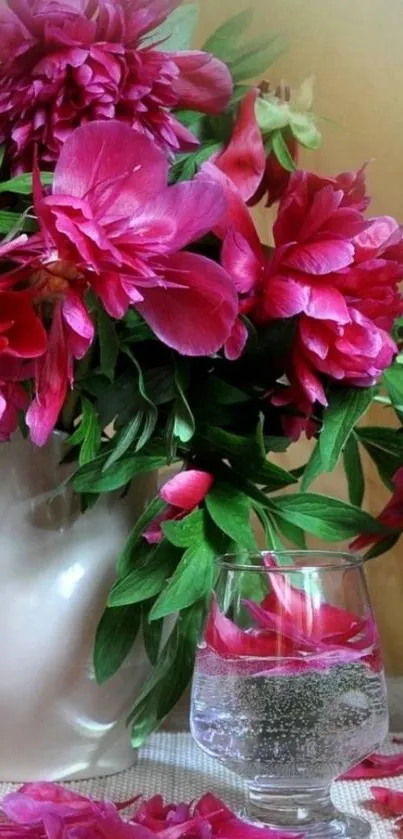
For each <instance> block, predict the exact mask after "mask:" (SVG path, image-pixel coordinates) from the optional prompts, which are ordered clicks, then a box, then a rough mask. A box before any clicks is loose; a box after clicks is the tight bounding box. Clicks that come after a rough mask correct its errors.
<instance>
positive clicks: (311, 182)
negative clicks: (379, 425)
mask: <svg viewBox="0 0 403 839" xmlns="http://www.w3.org/2000/svg"><path fill="white" fill-rule="evenodd" d="M214 169H215V172H214ZM207 175H208V176H209V177H210V178H211V177H215V178H216V179H217V180H218V181H219V182H220V183H221V184H222V186H223V188H224V189H225V190H226V192H227V199H228V205H227V214H226V216H225V218H224V220H222V221H221V223H220V225H219V227H218V228H216V232H217V234H218V235H220V236H221V238H222V239H223V249H222V264H223V266H224V267H225V269H226V271H227V272H228V273H229V274H230V275H231V276H232V278H233V281H234V283H235V285H236V287H237V289H238V292H239V295H240V311H241V312H243V313H244V314H246V315H247V316H248V317H249V318H250V319H251V321H252V322H254V323H255V324H257V325H258V326H264V325H265V324H268V323H270V321H272V320H277V319H283V318H297V334H296V340H295V343H294V346H293V350H292V352H291V354H290V356H289V357H288V358H286V359H285V372H286V375H287V379H288V383H287V382H284V383H283V384H281V385H279V387H278V389H277V391H276V392H275V394H274V395H273V397H272V398H273V402H274V404H277V405H279V406H286V405H290V406H292V408H293V409H295V408H296V409H297V410H298V411H299V412H300V413H301V414H302V415H303V417H304V416H305V417H307V416H309V414H310V413H311V410H312V405H313V404H314V403H315V402H319V403H320V404H322V405H326V395H325V390H324V382H325V379H326V378H330V379H333V380H335V381H343V382H345V383H346V384H351V385H355V386H358V387H360V386H362V387H367V386H370V385H372V384H374V383H375V382H377V381H378V379H379V378H380V376H381V374H382V372H383V370H384V369H385V368H387V367H389V366H390V364H391V362H392V360H393V357H394V354H395V353H396V346H395V344H394V342H393V341H392V339H391V337H390V335H389V334H388V330H389V329H390V327H391V325H392V322H393V320H394V318H395V317H396V316H397V315H398V314H399V313H401V312H402V311H403V302H402V297H401V294H400V292H399V286H398V284H399V280H400V279H401V277H402V275H403V258H402V257H403V253H402V251H403V249H402V232H401V229H400V228H399V227H398V225H397V224H396V222H394V220H393V219H388V220H385V219H382V218H380V219H372V220H370V221H369V222H367V221H365V219H364V217H363V209H365V207H366V206H367V199H366V196H365V180H364V171H363V170H360V171H359V172H357V173H345V174H342V175H339V176H338V177H336V178H334V179H330V178H321V177H319V176H317V175H313V174H311V173H307V172H295V173H294V174H293V175H291V178H290V182H289V186H288V188H287V191H286V193H285V195H284V196H283V199H282V200H281V202H280V206H279V212H278V216H277V220H276V222H275V225H274V231H273V232H274V241H275V247H274V249H272V251H271V252H270V253H267V251H266V250H265V249H264V248H263V247H262V245H261V244H260V242H259V238H258V236H257V233H256V230H255V228H254V225H253V222H252V219H251V217H250V215H249V213H248V210H247V208H246V206H245V204H244V203H243V201H242V198H241V196H240V194H239V192H238V191H237V190H236V188H235V186H234V185H233V183H232V182H231V181H230V180H229V179H228V178H227V177H226V176H225V175H224V174H223V173H222V172H220V171H218V170H217V167H214V166H213V165H212V164H207V165H205V166H204V167H203V172H202V175H201V177H206V176H207Z"/></svg>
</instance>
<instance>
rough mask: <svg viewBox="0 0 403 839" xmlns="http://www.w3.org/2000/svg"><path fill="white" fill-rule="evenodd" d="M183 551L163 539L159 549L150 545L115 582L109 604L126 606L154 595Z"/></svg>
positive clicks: (162, 585)
mask: <svg viewBox="0 0 403 839" xmlns="http://www.w3.org/2000/svg"><path fill="white" fill-rule="evenodd" d="M180 557H181V552H180V551H178V549H177V548H175V547H174V546H173V545H171V544H170V543H169V542H168V541H167V540H166V539H164V540H163V541H162V542H160V544H159V545H158V547H157V548H156V549H154V550H153V549H152V548H150V549H149V551H148V552H147V553H146V554H145V555H144V556H143V558H142V559H141V560H140V561H139V562H137V564H136V566H135V567H134V568H133V569H132V571H129V573H128V574H126V575H125V576H124V577H120V578H119V579H118V580H116V582H115V583H114V585H113V586H112V589H111V592H110V594H109V597H108V606H113V607H116V606H127V605H129V604H132V603H141V602H142V601H143V600H148V599H149V598H150V597H155V596H156V595H157V594H159V593H160V591H161V590H162V589H163V588H164V585H165V583H166V581H167V579H169V577H170V576H171V574H172V573H173V572H174V570H175V568H176V566H177V564H178V562H179V560H180Z"/></svg>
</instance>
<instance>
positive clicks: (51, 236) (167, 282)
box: [4, 121, 238, 445]
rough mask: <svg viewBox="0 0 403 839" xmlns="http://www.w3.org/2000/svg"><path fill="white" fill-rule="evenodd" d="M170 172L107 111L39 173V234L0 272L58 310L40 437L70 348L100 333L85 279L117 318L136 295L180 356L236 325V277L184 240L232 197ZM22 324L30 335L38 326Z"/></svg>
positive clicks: (58, 398) (54, 412)
mask: <svg viewBox="0 0 403 839" xmlns="http://www.w3.org/2000/svg"><path fill="white" fill-rule="evenodd" d="M167 172H168V163H167V161H166V158H165V156H164V154H163V152H161V151H160V150H159V149H158V148H156V147H155V145H154V144H153V143H152V141H151V140H149V139H148V138H147V137H145V136H144V135H142V134H139V133H136V132H134V131H133V130H132V129H131V128H129V127H128V126H125V125H122V124H121V123H118V122H116V121H109V122H93V123H91V124H88V125H85V126H82V127H81V128H79V129H77V131H76V132H74V134H73V135H72V136H71V137H70V138H69V139H68V140H67V141H66V143H65V144H64V147H63V150H62V153H61V155H60V159H59V160H58V162H57V165H56V169H55V175H54V181H53V188H52V193H51V194H50V195H45V194H44V193H43V192H42V189H41V186H40V183H39V178H38V173H37V172H36V173H35V178H34V203H35V210H36V214H37V217H38V220H39V223H40V227H41V233H40V234H37V235H35V236H33V237H32V238H31V239H29V240H28V242H27V243H26V245H25V246H24V244H23V243H22V244H21V246H20V247H19V248H18V250H16V251H15V260H16V262H17V264H18V267H17V268H16V269H15V270H14V272H12V273H11V274H10V275H8V277H5V279H4V282H22V281H24V282H25V284H26V285H28V286H30V287H31V290H32V293H33V294H34V295H35V299H36V300H37V302H38V303H41V302H42V301H44V303H47V304H49V303H50V304H51V305H52V307H53V309H54V323H53V326H52V330H51V339H50V342H51V344H52V349H51V350H50V351H49V353H48V355H47V356H46V358H45V360H42V359H41V361H39V362H38V364H37V373H36V383H37V391H36V399H35V402H34V404H33V405H32V406H31V408H30V410H29V411H28V416H27V422H28V425H29V427H30V428H31V437H32V439H33V440H34V442H36V443H38V444H39V445H42V444H43V443H44V442H45V441H46V439H47V436H48V435H49V433H50V432H51V430H52V428H53V426H54V423H55V421H56V419H57V416H58V413H59V411H60V409H61V407H62V404H63V401H64V398H65V395H66V392H67V387H68V385H69V384H70V385H71V384H72V382H73V359H79V358H82V357H83V355H84V354H85V352H86V351H87V349H88V347H89V345H90V343H91V341H92V338H93V334H94V328H93V324H92V321H91V319H90V318H89V315H88V312H87V310H86V306H85V302H84V301H85V293H86V291H87V290H88V289H90V288H92V289H93V291H94V292H95V293H96V294H97V296H98V297H99V298H100V299H101V301H102V303H103V304H104V306H105V309H106V310H107V311H108V313H109V314H110V315H111V316H112V317H115V318H121V317H123V315H124V314H125V312H126V311H127V309H128V307H129V306H130V305H134V306H135V307H136V308H137V309H138V311H139V312H140V313H141V314H142V316H143V317H144V319H145V320H146V321H147V323H148V324H149V325H150V327H151V329H152V330H153V331H154V332H155V334H156V335H157V337H158V338H159V339H160V340H161V341H163V342H164V343H166V344H167V345H168V346H170V347H173V348H174V349H177V350H178V351H179V352H181V353H182V354H184V355H208V354H210V353H214V352H216V351H217V350H219V349H220V348H221V347H222V346H223V344H224V343H225V342H226V341H227V340H228V338H229V337H230V335H231V333H232V331H233V328H234V323H235V319H236V315H237V310H238V305H237V295H236V290H235V288H234V286H233V284H232V282H231V280H230V278H229V277H228V275H227V274H226V273H225V271H224V270H223V268H221V266H220V265H217V264H216V263H215V262H212V261H210V260H209V259H207V258H205V257H203V256H199V255H198V254H194V253H186V252H182V251H181V248H182V247H184V246H185V245H187V244H188V243H190V242H192V241H194V240H196V239H198V238H200V237H202V236H203V235H204V234H205V233H207V232H208V231H209V230H210V229H211V227H213V226H214V224H215V223H217V222H218V221H219V219H220V218H221V216H222V214H223V212H224V211H225V206H226V203H225V196H224V194H223V192H222V189H221V188H220V187H219V186H217V184H215V183H211V182H210V183H203V184H202V183H198V182H189V183H187V182H186V183H181V184H179V185H177V186H173V187H168V186H167ZM24 248H25V250H24ZM179 251H180V252H179ZM4 294H5V292H4ZM10 294H11V295H13V294H17V292H10V293H9V295H10ZM32 317H34V315H33V314H32ZM4 328H5V329H9V328H10V327H9V324H8V323H7V324H6V325H5V327H4ZM42 332H43V330H42ZM27 334H29V340H30V341H32V340H33V336H34V332H33V330H28V331H27ZM41 334H42V333H41ZM43 351H44V346H42V348H41V353H43ZM30 353H31V348H30ZM38 354H39V353H38ZM29 357H32V353H31V354H30V356H29Z"/></svg>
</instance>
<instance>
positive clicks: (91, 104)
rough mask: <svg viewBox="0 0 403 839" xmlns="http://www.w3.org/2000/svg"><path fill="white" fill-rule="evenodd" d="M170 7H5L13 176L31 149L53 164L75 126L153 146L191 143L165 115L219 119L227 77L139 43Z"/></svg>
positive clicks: (0, 89) (3, 98)
mask: <svg viewBox="0 0 403 839" xmlns="http://www.w3.org/2000/svg"><path fill="white" fill-rule="evenodd" d="M177 5H178V0H147V2H145V0H114V2H113V3H109V2H107V0H82V2H80V3H75V2H73V0H58V2H56V3H55V2H52V0H18V2H13V1H12V0H7V2H6V4H5V5H3V7H2V10H1V11H0V48H1V56H2V64H1V66H0V141H6V142H7V143H8V144H9V154H10V157H11V159H12V161H13V165H14V169H15V170H25V171H29V170H31V169H32V160H33V152H34V146H35V144H37V145H38V148H39V160H40V162H41V164H45V166H48V167H49V166H53V164H54V163H55V161H56V160H57V158H58V156H59V154H60V150H61V148H62V145H63V143H64V141H65V140H66V139H67V137H68V136H69V135H70V134H71V133H72V131H74V129H75V128H77V126H79V125H81V124H84V123H87V122H90V121H91V120H99V119H107V120H109V119H118V120H120V121H122V122H126V123H127V124H128V125H129V126H131V127H133V128H136V129H137V130H141V131H143V132H144V133H145V134H146V135H147V136H148V137H151V138H152V139H153V140H154V141H156V142H157V143H158V144H159V145H160V146H161V147H163V148H164V149H167V150H170V151H171V150H173V151H177V150H178V149H181V150H183V149H186V148H188V147H191V146H193V145H195V144H197V140H196V139H195V137H193V135H192V134H191V133H190V132H189V131H187V129H185V128H184V127H183V126H182V125H181V123H179V122H178V121H177V120H176V119H175V118H174V116H173V115H172V114H171V113H170V111H171V109H172V108H181V107H182V108H192V109H194V110H200V111H202V112H205V113H212V114H214V113H218V112H220V111H221V110H223V109H224V108H225V107H226V105H227V103H228V100H229V97H230V95H231V89H232V82H231V76H230V73H229V71H228V69H227V68H226V66H225V65H224V64H223V63H222V62H220V61H219V60H218V59H216V58H215V57H213V56H212V55H209V54H206V53H203V52H197V51H193V52H192V51H190V52H182V53H181V52H178V53H175V52H164V44H163V43H159V44H157V45H156V46H155V47H152V46H148V42H147V39H145V36H148V34H149V33H150V32H152V30H154V29H155V27H156V26H157V25H158V24H160V23H161V22H162V21H163V20H164V19H165V18H166V17H167V15H168V14H169V13H170V12H171V11H172V10H173V9H174V8H175V7H176V6H177Z"/></svg>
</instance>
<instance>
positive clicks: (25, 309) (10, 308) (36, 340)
mask: <svg viewBox="0 0 403 839" xmlns="http://www.w3.org/2000/svg"><path fill="white" fill-rule="evenodd" d="M46 346H47V338H46V332H45V329H44V328H43V326H42V323H41V321H40V320H39V318H38V316H37V315H36V314H35V312H34V309H33V307H32V295H30V294H29V293H27V292H24V291H1V290H0V354H4V355H7V356H11V357H13V358H25V359H30V358H31V359H32V358H38V356H41V355H43V353H44V352H45V350H46Z"/></svg>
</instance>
